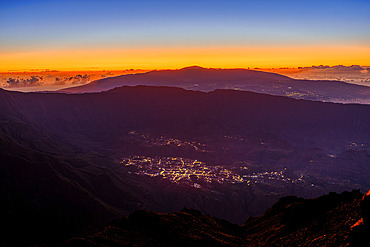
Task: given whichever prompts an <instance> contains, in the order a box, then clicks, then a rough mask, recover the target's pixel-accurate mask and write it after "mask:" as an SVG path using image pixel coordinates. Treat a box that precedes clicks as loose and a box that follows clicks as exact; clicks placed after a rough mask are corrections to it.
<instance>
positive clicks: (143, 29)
mask: <svg viewBox="0 0 370 247" xmlns="http://www.w3.org/2000/svg"><path fill="white" fill-rule="evenodd" d="M0 4H1V7H0V32H1V33H0V71H7V70H29V69H59V70H76V69H80V70H81V69H82V70H83V69H127V68H143V69H155V68H158V69H161V68H179V67H183V66H189V65H194V64H197V65H201V66H205V67H286V66H309V65H314V64H315V65H318V64H328V65H336V64H344V65H351V64H360V65H370V31H369V27H370V14H369V13H370V1H368V0H367V1H360V0H350V1H349V0H347V1H340V0H339V1H277V0H275V1H263V0H262V1H249V0H223V1H219V0H212V1H200V0H198V1H194V0H187V1H167V0H162V1H159V0H158V1H149V0H147V1H145V0H132V1H84V0H75V1H68V0H64V1H40V0H33V1H14V0H13V1H0Z"/></svg>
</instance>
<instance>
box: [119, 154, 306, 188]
mask: <svg viewBox="0 0 370 247" xmlns="http://www.w3.org/2000/svg"><path fill="white" fill-rule="evenodd" d="M120 163H121V164H123V165H124V166H125V167H126V168H128V171H127V172H128V173H129V174H136V175H142V176H150V177H160V178H162V179H166V180H169V181H171V182H173V183H181V184H187V185H190V186H192V187H195V188H201V187H202V185H204V184H210V183H219V184H225V183H229V184H235V183H246V184H247V185H251V184H254V183H262V184H267V183H271V182H272V181H281V182H284V183H297V182H304V180H303V175H301V176H300V177H297V178H295V179H293V178H289V177H287V176H286V170H285V169H284V170H282V171H265V172H260V173H250V172H249V171H248V167H247V166H238V167H226V166H219V165H216V166H211V165H208V164H206V163H204V162H201V161H198V160H192V159H186V158H181V157H146V156H133V157H130V158H124V159H122V160H121V161H120ZM130 168H131V169H130Z"/></svg>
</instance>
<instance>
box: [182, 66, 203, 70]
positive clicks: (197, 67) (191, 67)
mask: <svg viewBox="0 0 370 247" xmlns="http://www.w3.org/2000/svg"><path fill="white" fill-rule="evenodd" d="M203 69H205V68H203V67H200V66H189V67H184V68H182V69H180V70H203Z"/></svg>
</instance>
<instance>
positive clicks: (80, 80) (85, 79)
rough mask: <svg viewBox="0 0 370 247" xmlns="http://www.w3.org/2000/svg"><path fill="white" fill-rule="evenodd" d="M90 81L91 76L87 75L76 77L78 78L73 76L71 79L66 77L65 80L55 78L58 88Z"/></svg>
mask: <svg viewBox="0 0 370 247" xmlns="http://www.w3.org/2000/svg"><path fill="white" fill-rule="evenodd" d="M89 81H90V75H88V74H85V75H76V76H71V77H65V78H59V77H56V78H55V82H54V85H58V86H63V85H66V84H67V83H71V84H84V83H87V82H89Z"/></svg>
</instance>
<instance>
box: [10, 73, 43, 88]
mask: <svg viewBox="0 0 370 247" xmlns="http://www.w3.org/2000/svg"><path fill="white" fill-rule="evenodd" d="M43 79H44V78H43V77H42V76H38V75H36V76H31V78H27V79H23V78H21V79H19V78H18V79H17V78H9V79H8V80H7V81H6V84H5V87H35V86H41V85H42V84H43V83H44V82H43Z"/></svg>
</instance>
